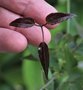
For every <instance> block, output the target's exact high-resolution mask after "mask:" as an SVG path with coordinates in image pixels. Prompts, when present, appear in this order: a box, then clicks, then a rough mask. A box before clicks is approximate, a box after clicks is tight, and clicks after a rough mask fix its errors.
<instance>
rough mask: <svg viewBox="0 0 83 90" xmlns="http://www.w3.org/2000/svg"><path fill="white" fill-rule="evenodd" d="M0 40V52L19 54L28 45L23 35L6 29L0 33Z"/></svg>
mask: <svg viewBox="0 0 83 90" xmlns="http://www.w3.org/2000/svg"><path fill="white" fill-rule="evenodd" d="M2 34H3V35H2ZM0 38H1V39H0V43H1V44H0V51H1V52H13V53H19V52H22V51H23V50H24V49H25V48H26V47H27V45H28V42H27V39H26V38H25V37H24V36H23V35H21V34H20V33H18V32H15V31H11V30H8V29H6V30H3V32H1V33H0Z"/></svg>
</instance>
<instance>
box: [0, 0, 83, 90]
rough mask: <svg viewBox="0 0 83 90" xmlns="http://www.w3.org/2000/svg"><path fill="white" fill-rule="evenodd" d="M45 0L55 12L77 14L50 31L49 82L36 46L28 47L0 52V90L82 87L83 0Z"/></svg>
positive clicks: (73, 89)
mask: <svg viewBox="0 0 83 90" xmlns="http://www.w3.org/2000/svg"><path fill="white" fill-rule="evenodd" d="M47 1H50V2H49V3H51V4H53V6H55V7H56V8H57V9H58V11H59V12H71V13H75V14H76V15H77V17H75V18H73V19H71V20H69V21H68V22H67V21H66V22H63V23H61V24H60V25H59V26H58V27H57V28H55V29H54V30H51V34H52V40H51V42H50V44H49V51H50V69H49V75H48V77H49V81H48V82H45V78H44V74H43V71H42V68H41V65H40V62H39V57H38V52H37V51H38V50H37V47H34V46H29V48H27V49H26V50H25V51H24V52H22V53H19V54H10V53H5V54H0V90H83V27H82V25H83V13H82V12H83V0H72V1H71V2H70V1H69V0H53V1H54V3H53V1H52V0H47ZM51 1H52V2H51ZM55 1H56V2H55ZM68 5H69V6H68Z"/></svg>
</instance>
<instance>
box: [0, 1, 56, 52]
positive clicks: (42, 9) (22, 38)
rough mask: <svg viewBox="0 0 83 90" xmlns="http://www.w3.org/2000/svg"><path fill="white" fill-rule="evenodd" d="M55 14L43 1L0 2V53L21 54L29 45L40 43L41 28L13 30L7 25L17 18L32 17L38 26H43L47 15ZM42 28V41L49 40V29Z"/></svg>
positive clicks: (54, 10)
mask: <svg viewBox="0 0 83 90" xmlns="http://www.w3.org/2000/svg"><path fill="white" fill-rule="evenodd" d="M54 12H57V10H56V9H55V8H54V7H52V6H51V5H49V4H48V3H47V2H45V0H0V52H13V53H15V52H17V53H18V52H22V51H23V50H24V49H25V48H26V47H27V46H28V45H29V44H32V45H35V46H38V45H39V44H40V42H42V33H41V28H40V27H37V26H33V27H30V28H17V29H16V28H15V27H13V26H9V23H10V22H12V21H13V20H15V19H17V18H19V17H32V18H34V20H35V21H36V22H37V23H38V24H45V22H46V21H45V18H46V16H47V15H48V14H50V13H54ZM55 27H56V25H54V26H51V25H47V26H45V27H43V31H44V41H45V42H46V43H47V44H48V43H49V42H50V40H51V35H50V32H49V30H48V29H49V28H50V29H52V28H55Z"/></svg>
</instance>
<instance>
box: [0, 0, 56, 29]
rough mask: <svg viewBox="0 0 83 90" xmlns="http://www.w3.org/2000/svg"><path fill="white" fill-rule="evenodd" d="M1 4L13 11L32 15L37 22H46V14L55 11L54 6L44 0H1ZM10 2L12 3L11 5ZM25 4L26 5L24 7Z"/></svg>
mask: <svg viewBox="0 0 83 90" xmlns="http://www.w3.org/2000/svg"><path fill="white" fill-rule="evenodd" d="M1 1H2V2H1V4H0V5H1V6H2V7H5V8H7V9H9V10H11V11H13V12H15V13H18V14H23V15H24V16H29V17H32V18H34V19H35V20H36V22H37V23H39V24H45V23H46V20H45V18H46V16H47V15H48V14H50V13H53V12H57V10H56V9H55V8H53V7H52V6H51V5H49V4H48V3H47V2H45V1H44V0H37V2H36V1H35V0H1ZM12 3H13V4H14V5H12ZM26 6H27V7H26ZM55 26H56V25H54V26H52V25H47V28H54V27H55Z"/></svg>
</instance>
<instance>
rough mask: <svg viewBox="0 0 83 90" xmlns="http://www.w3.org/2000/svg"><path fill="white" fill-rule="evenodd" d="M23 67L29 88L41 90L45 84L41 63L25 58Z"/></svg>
mask: <svg viewBox="0 0 83 90" xmlns="http://www.w3.org/2000/svg"><path fill="white" fill-rule="evenodd" d="M22 68H23V78H24V84H25V86H26V88H27V90H39V89H40V88H41V87H42V86H43V84H44V81H43V75H42V71H41V66H40V63H39V62H38V61H33V60H28V59H25V60H23V66H22Z"/></svg>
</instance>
